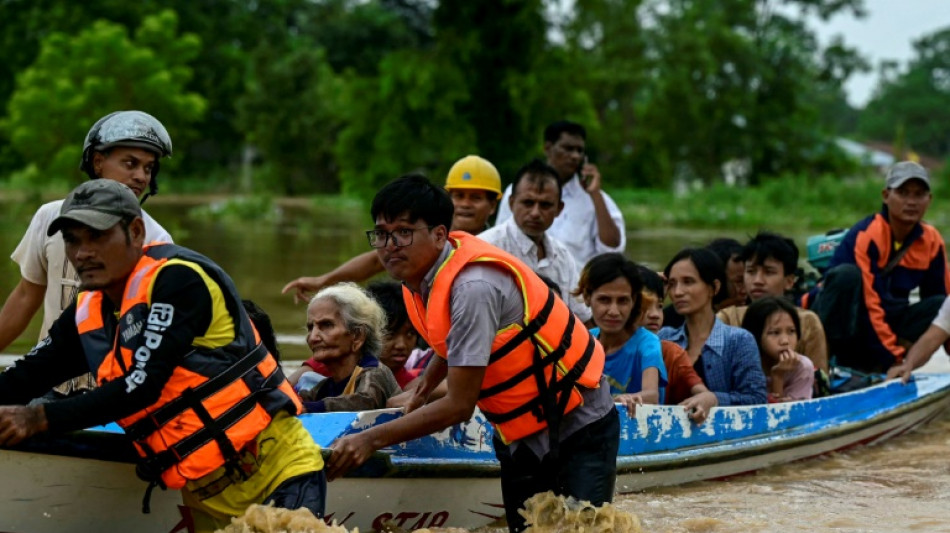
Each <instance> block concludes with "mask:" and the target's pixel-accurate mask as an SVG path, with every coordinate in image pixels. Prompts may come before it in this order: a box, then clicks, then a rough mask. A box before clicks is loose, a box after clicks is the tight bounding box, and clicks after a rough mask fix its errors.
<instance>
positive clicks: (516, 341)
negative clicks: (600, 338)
mask: <svg viewBox="0 0 950 533" xmlns="http://www.w3.org/2000/svg"><path fill="white" fill-rule="evenodd" d="M555 298H556V297H555V296H554V291H551V290H548V299H547V300H546V301H545V302H544V307H542V308H541V312H539V313H538V315H537V316H535V317H534V320H532V321H531V322H530V323H528V324H525V327H524V329H522V330H521V331H519V332H518V333H517V334H516V335H515V336H513V337H511V338H510V339H508V342H506V343H505V344H504V346H501V347H499V348H498V349H497V350H495V351H494V352H492V353H491V355H490V356H489V358H488V364H492V363H494V362H495V361H497V360H499V359H501V358H502V357H504V356H506V355H508V354H509V353H511V351H512V350H514V349H515V348H517V347H518V346H520V345H521V343H523V342H525V341H527V340H528V339H530V338H531V337H533V336H534V335H535V334H536V333H537V332H538V331H540V330H541V327H542V326H544V324H546V323H547V321H548V318H549V317H550V316H551V311H552V310H553V309H554V301H555ZM568 331H570V330H568Z"/></svg>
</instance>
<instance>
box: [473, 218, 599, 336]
mask: <svg viewBox="0 0 950 533" xmlns="http://www.w3.org/2000/svg"><path fill="white" fill-rule="evenodd" d="M478 238H479V239H482V240H483V241H485V242H487V243H489V244H494V245H495V246H497V247H499V248H501V249H502V250H504V251H506V252H508V253H510V254H511V255H513V256H515V257H517V258H518V259H521V260H522V261H523V262H524V264H526V265H528V267H529V268H530V269H532V270H534V271H535V272H537V273H538V274H541V275H542V276H546V277H548V278H549V279H551V281H553V282H554V283H556V284H557V286H558V288H559V289H560V290H561V292H560V294H561V299H562V300H564V302H565V303H567V306H568V307H569V308H570V309H571V311H572V312H573V313H574V314H575V315H577V318H579V319H580V320H581V322H587V321H588V320H590V308H589V307H587V306H586V305H584V302H583V301H581V300H580V299H579V298H577V297H575V296H571V291H573V290H575V289H576V288H577V283H578V278H579V277H580V274H579V271H580V269H579V268H578V267H577V263H575V262H574V257H573V256H572V255H571V252H570V251H569V250H568V249H567V247H566V246H564V244H562V243H561V242H560V241H558V240H557V239H554V238H553V237H551V236H550V235H549V234H548V232H545V233H544V241H543V242H544V251H545V257H544V259H540V260H539V259H538V245H537V243H535V242H534V240H532V239H531V237H528V236H527V235H525V233H524V232H523V231H521V228H519V227H518V224H516V223H515V219H514V217H511V218H509V219H508V220H506V221H505V222H503V223H501V224H498V225H497V226H495V227H494V228H491V229H488V230H485V231H483V232H481V233H479V234H478Z"/></svg>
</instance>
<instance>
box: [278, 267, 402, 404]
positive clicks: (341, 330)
mask: <svg viewBox="0 0 950 533" xmlns="http://www.w3.org/2000/svg"><path fill="white" fill-rule="evenodd" d="M385 328H386V315H385V313H384V312H383V309H382V308H381V307H380V306H379V304H377V303H376V301H375V300H373V298H372V297H370V296H369V295H368V294H367V293H366V291H364V290H363V289H361V288H360V287H359V286H357V285H356V284H355V283H338V284H336V285H332V286H330V287H327V288H325V289H323V290H321V291H320V292H318V293H317V294H316V296H314V297H313V299H312V300H310V305H308V306H307V346H309V347H310V350H311V351H312V352H313V357H311V358H310V359H308V360H307V361H305V362H304V365H303V366H302V367H301V369H300V370H298V371H297V372H295V373H294V374H293V375H292V376H291V377H290V381H291V383H293V384H294V386H295V388H297V390H298V391H299V394H300V398H301V400H303V402H304V407H306V409H307V411H308V412H311V413H322V412H326V411H365V410H369V409H382V408H383V407H385V406H386V400H388V399H389V398H390V397H391V396H394V395H395V394H397V393H399V392H401V391H402V389H400V388H399V384H398V383H396V378H395V377H393V373H392V371H391V370H390V369H389V367H387V366H386V365H381V364H380V363H379V359H377V357H376V354H378V353H380V351H381V349H382V347H383V336H384V332H385ZM319 365H323V367H324V368H325V369H326V373H325V374H324V375H325V376H326V377H325V379H321V380H319V381H318V382H317V383H316V385H315V386H313V387H312V388H303V387H302V386H301V383H306V382H307V380H306V378H307V377H308V376H310V375H311V374H316V373H317V372H316V371H315V369H316V368H319Z"/></svg>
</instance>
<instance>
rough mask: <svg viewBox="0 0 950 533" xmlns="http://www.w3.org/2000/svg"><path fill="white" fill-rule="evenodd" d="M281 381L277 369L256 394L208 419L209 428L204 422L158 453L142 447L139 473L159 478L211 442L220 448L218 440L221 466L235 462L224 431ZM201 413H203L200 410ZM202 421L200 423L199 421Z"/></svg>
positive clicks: (280, 374)
mask: <svg viewBox="0 0 950 533" xmlns="http://www.w3.org/2000/svg"><path fill="white" fill-rule="evenodd" d="M283 379H284V375H283V373H281V372H280V367H278V368H275V369H274V371H273V372H272V373H271V375H270V376H268V377H267V379H265V380H264V383H262V384H261V387H260V388H259V389H258V390H256V391H254V392H252V393H251V394H249V395H248V396H247V397H245V398H243V399H242V400H241V401H239V402H238V403H236V404H235V405H234V406H233V407H231V408H230V409H228V410H227V411H226V412H225V413H224V414H222V415H221V416H220V417H218V418H214V419H211V423H210V424H208V423H207V422H206V423H205V427H203V428H201V429H199V430H198V431H196V432H194V433H193V434H191V435H189V436H187V437H185V438H183V439H182V440H180V441H178V442H177V443H175V444H173V445H172V446H169V447H168V449H166V450H163V451H161V452H158V453H148V452H149V450H148V448H144V447H143V449H144V450H145V451H146V457H145V459H143V460H142V462H141V463H142V470H143V471H145V472H152V473H159V475H161V472H164V471H165V470H167V469H169V468H171V467H173V466H175V465H176V464H178V463H180V462H181V461H182V460H184V458H185V457H188V456H189V455H191V454H192V453H194V452H195V451H197V450H198V449H200V448H201V447H203V446H204V445H205V444H207V443H209V442H210V441H212V440H214V441H216V442H218V444H219V446H220V445H221V444H220V443H221V439H222V438H223V439H224V440H227V441H228V445H227V446H226V448H227V449H225V447H222V449H221V452H222V455H224V459H225V462H228V461H231V460H233V459H236V458H237V457H238V454H237V451H236V450H235V449H234V446H233V445H232V444H231V442H230V440H229V439H228V438H227V435H226V434H225V430H227V429H228V428H230V427H231V426H233V425H234V424H236V423H237V422H238V421H239V420H241V419H242V418H244V417H245V416H247V415H248V414H249V413H250V412H251V411H252V410H253V409H254V407H255V406H256V405H257V399H258V397H259V396H261V395H263V394H265V393H267V392H269V391H271V390H273V389H274V388H276V387H277V386H279V385H280V382H281V381H283ZM189 396H190V397H192V398H196V397H197V396H194V395H189ZM189 407H190V406H189ZM201 410H204V408H202V409H201ZM199 412H200V411H199ZM205 413H207V411H205ZM199 416H200V414H199ZM209 418H210V416H209ZM202 421H204V419H202Z"/></svg>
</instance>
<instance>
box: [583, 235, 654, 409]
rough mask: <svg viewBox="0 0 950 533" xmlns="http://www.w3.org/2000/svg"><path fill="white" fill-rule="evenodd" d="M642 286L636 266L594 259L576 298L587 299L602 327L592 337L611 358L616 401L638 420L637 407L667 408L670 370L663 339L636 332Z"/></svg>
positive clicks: (608, 367) (612, 258)
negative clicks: (663, 405) (665, 399)
mask: <svg viewBox="0 0 950 533" xmlns="http://www.w3.org/2000/svg"><path fill="white" fill-rule="evenodd" d="M642 288H643V281H642V280H641V279H640V274H639V273H638V272H637V265H636V263H634V262H633V261H631V260H629V259H627V258H625V257H624V256H623V255H621V254H619V253H609V254H601V255H598V256H596V257H594V258H593V259H591V260H590V261H589V262H588V263H587V265H586V266H584V270H583V271H582V272H581V277H580V281H579V283H578V286H577V290H576V291H575V292H574V294H575V295H577V296H581V297H583V298H584V303H586V304H587V305H588V306H589V307H590V309H591V313H592V315H593V316H592V320H593V321H594V324H596V325H597V327H595V328H593V329H592V330H591V333H592V334H593V335H594V336H595V337H596V338H597V339H598V340H599V341H600V343H601V344H602V345H603V347H604V352H605V353H606V354H607V357H606V361H605V363H604V375H605V376H606V377H607V382H608V383H609V384H610V392H611V394H612V395H613V396H614V400H615V401H617V402H620V403H623V404H624V405H625V406H626V407H627V412H628V413H629V414H630V416H631V417H632V416H634V414H635V411H636V406H637V405H641V404H644V403H649V404H658V403H663V387H665V386H666V366H665V365H664V364H663V354H662V351H661V349H660V339H659V338H657V336H656V335H655V334H654V333H653V332H651V331H649V330H647V329H645V328H640V327H637V319H638V318H639V317H640V308H641V303H642V299H641V296H640V290H641V289H642Z"/></svg>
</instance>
